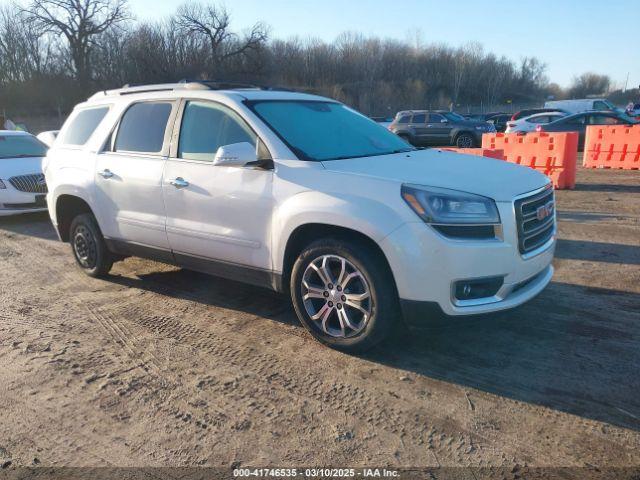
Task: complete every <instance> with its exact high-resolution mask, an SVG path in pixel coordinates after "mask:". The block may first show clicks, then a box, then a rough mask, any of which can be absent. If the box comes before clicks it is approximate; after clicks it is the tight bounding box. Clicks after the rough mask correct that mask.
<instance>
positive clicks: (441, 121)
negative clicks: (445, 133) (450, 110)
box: [440, 118, 449, 123]
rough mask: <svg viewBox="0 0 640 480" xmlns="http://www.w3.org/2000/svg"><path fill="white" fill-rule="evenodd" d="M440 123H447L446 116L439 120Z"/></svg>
mask: <svg viewBox="0 0 640 480" xmlns="http://www.w3.org/2000/svg"><path fill="white" fill-rule="evenodd" d="M440 123H449V120H447V119H446V118H443V119H442V120H440Z"/></svg>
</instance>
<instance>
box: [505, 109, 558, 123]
mask: <svg viewBox="0 0 640 480" xmlns="http://www.w3.org/2000/svg"><path fill="white" fill-rule="evenodd" d="M549 112H560V113H564V114H565V115H568V114H569V113H568V112H565V111H564V110H562V109H560V108H526V109H524V110H519V111H517V112H516V113H514V114H513V115H512V116H511V120H512V121H515V120H520V119H521V118H525V117H530V116H531V115H535V114H537V113H549Z"/></svg>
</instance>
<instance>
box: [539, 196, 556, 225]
mask: <svg viewBox="0 0 640 480" xmlns="http://www.w3.org/2000/svg"><path fill="white" fill-rule="evenodd" d="M552 214H553V200H552V201H550V202H548V203H546V204H544V205H542V206H541V207H538V209H537V210H536V218H537V219H538V221H542V220H544V219H545V218H547V217H548V216H549V215H552Z"/></svg>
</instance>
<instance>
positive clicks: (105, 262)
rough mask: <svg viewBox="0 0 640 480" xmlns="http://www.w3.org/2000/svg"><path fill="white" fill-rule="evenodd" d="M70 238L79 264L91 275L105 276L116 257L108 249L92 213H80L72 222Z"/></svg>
mask: <svg viewBox="0 0 640 480" xmlns="http://www.w3.org/2000/svg"><path fill="white" fill-rule="evenodd" d="M69 233H70V235H69V239H70V242H71V251H72V252H73V256H74V257H75V259H76V262H77V264H78V266H80V268H81V269H82V270H83V271H84V272H85V273H86V274H87V275H89V276H90V277H103V276H105V275H107V274H108V273H109V271H110V270H111V267H112V266H113V262H114V257H113V255H112V254H111V252H110V251H109V250H108V249H107V245H106V244H105V242H104V237H103V236H102V232H100V227H98V222H96V219H95V218H94V216H93V215H92V214H90V213H83V214H81V215H78V216H77V217H76V218H74V219H73V221H72V222H71V228H70V232H69Z"/></svg>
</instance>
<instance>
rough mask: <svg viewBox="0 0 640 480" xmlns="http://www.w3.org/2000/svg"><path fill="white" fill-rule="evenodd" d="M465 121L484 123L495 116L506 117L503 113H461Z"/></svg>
mask: <svg viewBox="0 0 640 480" xmlns="http://www.w3.org/2000/svg"><path fill="white" fill-rule="evenodd" d="M461 115H462V116H463V117H464V118H466V119H467V120H479V121H482V122H486V121H487V120H489V119H490V118H491V117H495V116H496V115H507V114H505V113H504V112H489V113H463V114H461Z"/></svg>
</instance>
